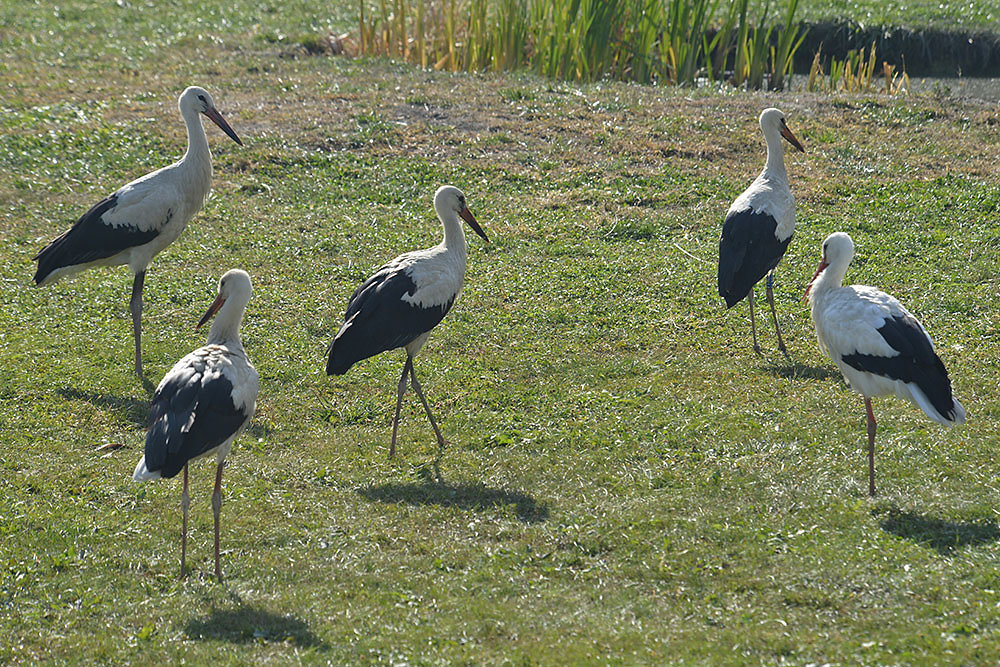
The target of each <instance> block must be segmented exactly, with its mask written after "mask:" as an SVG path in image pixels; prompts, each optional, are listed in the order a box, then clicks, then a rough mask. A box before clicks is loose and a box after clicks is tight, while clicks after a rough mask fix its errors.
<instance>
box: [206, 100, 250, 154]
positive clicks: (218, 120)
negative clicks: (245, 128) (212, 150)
mask: <svg viewBox="0 0 1000 667" xmlns="http://www.w3.org/2000/svg"><path fill="white" fill-rule="evenodd" d="M202 113H204V114H205V115H206V116H208V117H209V118H210V119H211V120H212V122H213V123H215V124H216V125H218V126H219V128H220V129H221V130H222V131H223V132H225V133H226V134H228V135H229V138H230V139H232V140H233V141H235V142H236V143H238V144H239V145H240V146H242V145H243V142H242V141H240V138H239V137H238V136H236V131H235V130H234V129H233V128H231V127H230V126H229V123H228V122H226V119H225V118H223V117H222V114H221V113H219V110H218V109H216V108H215V107H208V108H207V109H205V111H203V112H202Z"/></svg>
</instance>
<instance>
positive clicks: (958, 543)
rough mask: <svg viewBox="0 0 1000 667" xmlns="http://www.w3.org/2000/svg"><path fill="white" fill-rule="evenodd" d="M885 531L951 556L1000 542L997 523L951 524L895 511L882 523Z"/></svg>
mask: <svg viewBox="0 0 1000 667" xmlns="http://www.w3.org/2000/svg"><path fill="white" fill-rule="evenodd" d="M880 525H881V526H882V530H884V531H886V532H887V533H892V534H893V535H897V536H899V537H902V538H904V539H907V540H910V541H911V542H915V543H917V544H920V545H922V546H926V547H930V548H931V549H934V550H935V551H937V552H938V553H939V554H941V555H942V556H948V555H951V554H952V553H954V552H955V551H956V550H957V549H960V548H962V547H965V546H969V545H972V546H977V545H980V544H989V543H991V542H996V541H998V540H1000V527H998V526H997V524H996V523H995V522H993V521H949V520H947V519H938V518H936V517H931V516H924V515H921V514H916V513H914V512H903V511H901V510H898V509H895V508H892V509H890V510H889V512H888V516H887V517H886V518H884V519H882V521H881V522H880Z"/></svg>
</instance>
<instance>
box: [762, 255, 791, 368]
mask: <svg viewBox="0 0 1000 667" xmlns="http://www.w3.org/2000/svg"><path fill="white" fill-rule="evenodd" d="M766 293H767V303H768V304H769V305H770V306H771V317H772V318H773V319H774V332H775V333H776V334H778V349H779V350H781V351H782V352H783V353H784V355H785V357H788V351H787V350H786V349H785V341H783V340H781V327H780V326H778V313H777V312H775V310H774V271H773V270H772V271H771V272H770V273H769V274H767V290H766Z"/></svg>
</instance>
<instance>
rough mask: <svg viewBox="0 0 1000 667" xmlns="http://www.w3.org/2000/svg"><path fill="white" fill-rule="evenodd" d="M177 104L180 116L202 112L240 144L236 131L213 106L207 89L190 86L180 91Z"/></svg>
mask: <svg viewBox="0 0 1000 667" xmlns="http://www.w3.org/2000/svg"><path fill="white" fill-rule="evenodd" d="M177 106H178V107H179V108H180V110H181V115H182V116H187V115H188V114H189V113H192V112H194V113H203V114H205V115H206V116H208V118H209V119H211V121H212V122H213V123H215V124H216V125H218V126H219V128H220V129H221V130H222V131H223V132H225V133H226V134H227V135H228V136H229V138H230V139H232V140H233V141H235V142H236V143H238V144H239V145H240V146H242V145H243V142H242V141H240V138H239V137H238V136H237V135H236V132H235V131H234V130H233V128H232V127H230V126H229V123H228V122H226V119H225V118H223V117H222V114H221V113H219V110H218V109H216V108H215V102H214V101H213V100H212V96H211V95H209V94H208V91H207V90H205V89H204V88H201V87H200V86H191V87H189V88H187V89H185V90H184V92H183V93H181V96H180V98H179V99H178V100H177Z"/></svg>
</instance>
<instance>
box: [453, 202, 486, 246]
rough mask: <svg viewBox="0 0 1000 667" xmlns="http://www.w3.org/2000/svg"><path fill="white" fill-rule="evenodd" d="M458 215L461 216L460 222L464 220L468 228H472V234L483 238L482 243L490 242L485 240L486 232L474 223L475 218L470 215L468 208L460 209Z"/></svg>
mask: <svg viewBox="0 0 1000 667" xmlns="http://www.w3.org/2000/svg"><path fill="white" fill-rule="evenodd" d="M458 214H459V215H460V216H462V220H465V221H466V222H467V223H469V227H472V230H473V231H474V232H476V233H477V234H479V235H480V236H481V237H483V240H484V241H486V242H487V243H489V242H490V240H489V239H488V238H486V232H484V231H483V228H482V227H480V226H479V223H478V222H476V217H475V216H474V215H472V211H470V210H469V207H468V206H466V207H464V208H462V210H461V211H459V212H458Z"/></svg>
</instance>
